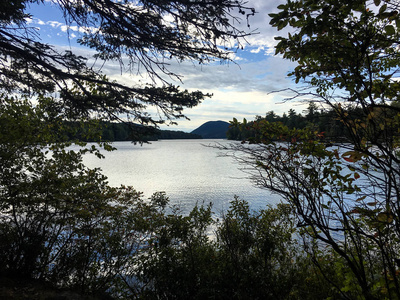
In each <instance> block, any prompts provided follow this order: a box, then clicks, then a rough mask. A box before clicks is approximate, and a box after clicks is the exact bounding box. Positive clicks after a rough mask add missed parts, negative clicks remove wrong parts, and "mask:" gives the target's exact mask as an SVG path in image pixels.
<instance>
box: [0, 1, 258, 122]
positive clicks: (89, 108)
mask: <svg viewBox="0 0 400 300" xmlns="http://www.w3.org/2000/svg"><path fill="white" fill-rule="evenodd" d="M51 2H52V4H53V5H56V6H58V7H59V8H60V10H61V12H62V14H63V16H64V19H65V22H66V24H67V25H68V26H78V27H79V28H81V31H83V33H82V35H81V37H80V38H79V40H78V43H79V44H80V45H81V46H85V47H88V48H90V49H92V51H93V52H94V58H96V59H99V60H101V61H103V62H104V63H106V62H109V61H117V62H119V63H120V64H121V66H125V65H126V66H128V69H129V71H130V72H133V73H135V72H145V73H146V74H147V75H149V76H151V77H152V78H153V79H154V83H153V84H149V85H145V86H140V85H139V84H136V85H133V86H128V85H124V84H121V83H118V82H116V81H111V80H110V79H109V78H107V76H106V75H103V74H102V73H101V70H100V69H98V70H96V69H94V68H93V67H90V66H88V65H87V64H86V61H85V58H83V57H81V56H78V55H75V54H74V53H73V52H71V51H65V52H59V51H58V49H57V48H56V47H55V46H53V45H49V44H44V43H42V42H41V40H40V35H39V32H38V31H37V30H36V29H35V28H32V27H30V26H29V24H27V19H28V18H30V17H31V16H30V15H28V14H27V13H26V9H27V6H28V5H30V4H31V3H34V4H38V5H39V4H40V5H49V4H48V3H47V2H46V3H44V2H43V1H38V0H16V1H6V2H4V1H3V2H2V4H1V6H0V10H1V11H2V13H1V15H0V53H1V61H0V62H1V63H0V74H1V77H0V89H1V90H2V91H6V92H7V93H23V94H28V95H30V96H34V95H39V94H52V95H55V94H54V93H55V92H57V93H58V94H57V95H59V96H58V97H57V98H58V99H59V102H60V103H62V104H63V107H64V109H65V116H66V117H68V118H79V117H88V116H92V115H93V113H95V114H98V115H99V117H103V118H107V119H110V120H117V119H120V118H121V117H122V115H126V116H127V117H128V118H129V120H130V121H133V122H137V123H140V124H143V125H157V124H161V123H163V122H165V121H166V120H167V121H170V122H173V120H174V119H176V118H181V117H184V115H183V114H182V110H183V108H184V107H192V106H195V105H197V104H198V103H199V102H200V101H201V100H203V99H204V97H207V96H210V95H208V94H203V93H201V92H199V91H195V92H188V91H186V90H184V91H182V90H180V89H179V87H177V86H174V85H172V84H169V83H168V82H167V79H166V78H165V76H167V77H168V76H169V77H175V78H178V79H179V78H180V77H179V74H175V73H173V72H171V71H169V69H168V65H169V63H170V61H172V60H177V61H184V60H188V59H190V60H196V61H198V62H199V63H206V62H208V61H210V60H212V59H214V58H216V59H222V60H226V59H229V50H230V49H232V48H234V47H240V46H241V43H242V42H243V41H244V38H245V37H246V36H247V35H248V33H245V32H243V31H241V30H239V29H237V28H236V27H235V26H234V25H232V24H233V22H232V21H235V22H236V21H238V20H239V18H238V17H237V15H240V14H241V15H244V16H245V17H246V18H248V17H249V16H250V15H252V14H254V13H255V11H254V9H251V8H248V7H246V6H244V3H243V2H242V1H236V0H235V1H232V0H224V1H207V2H202V1H182V0H178V1H138V2H137V1H108V0H96V1H94V0H84V1H73V2H71V1H63V0H59V1H58V0H55V1H51ZM167 19H168V20H169V21H167ZM142 70H143V71H142ZM157 80H158V81H159V83H162V86H161V85H159V84H156V81H157ZM149 106H154V107H156V108H157V109H158V111H159V117H158V118H157V117H155V116H151V115H149V114H148V113H146V109H147V108H148V107H149ZM135 128H136V129H138V128H141V129H142V130H144V129H146V127H135Z"/></svg>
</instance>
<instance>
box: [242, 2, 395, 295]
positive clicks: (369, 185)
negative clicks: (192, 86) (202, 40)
mask: <svg viewBox="0 0 400 300" xmlns="http://www.w3.org/2000/svg"><path fill="white" fill-rule="evenodd" d="M278 8H279V9H280V11H279V12H278V13H276V14H271V18H272V19H271V25H272V26H274V27H276V28H277V29H282V28H285V27H291V28H293V29H295V31H294V32H293V33H290V34H288V36H287V37H278V38H277V40H278V44H277V46H276V53H279V54H283V57H284V58H286V59H290V60H293V61H295V62H297V66H296V68H295V69H294V71H293V72H292V73H291V75H292V76H293V77H294V78H295V80H296V82H300V81H305V82H307V83H308V84H309V85H310V90H309V91H308V92H304V89H302V90H301V91H296V90H293V92H294V93H295V96H294V98H296V97H306V96H308V97H310V98H311V99H312V100H313V101H316V99H318V101H319V102H320V103H321V105H323V106H325V107H329V108H330V109H332V110H333V111H334V112H335V117H336V118H337V119H338V120H339V121H340V122H341V123H342V124H343V125H344V126H345V128H346V129H347V134H346V137H347V138H346V141H345V143H341V144H338V145H337V147H331V146H332V145H329V144H326V143H325V142H324V140H323V138H322V137H323V134H321V133H320V132H316V131H313V130H311V129H309V128H305V129H302V130H299V129H290V128H287V127H286V126H282V125H281V124H270V123H267V122H264V123H263V124H258V125H257V128H254V129H257V130H258V134H257V135H256V137H257V138H256V139H253V140H252V141H251V142H252V143H256V144H257V146H254V145H251V146H246V145H236V146H235V148H236V149H237V150H238V151H239V152H241V153H242V155H240V156H239V155H238V158H239V159H240V160H241V161H242V162H243V163H245V164H246V165H247V166H249V165H250V166H252V167H253V168H254V173H253V176H254V179H255V180H256V181H257V183H258V184H259V185H260V186H263V187H265V188H268V189H270V190H272V191H274V192H276V193H278V194H280V195H281V196H282V197H283V199H285V200H286V201H287V202H288V203H290V204H291V205H292V208H293V212H294V213H295V215H296V217H297V219H298V227H299V229H301V230H300V233H301V234H302V236H303V237H304V238H305V241H306V243H305V247H306V248H305V249H308V251H309V253H310V254H311V255H312V256H313V257H314V261H315V263H316V265H319V266H321V264H320V262H321V256H323V255H325V254H326V253H330V255H332V257H334V258H335V262H334V265H333V269H334V270H336V273H337V274H339V275H340V276H342V278H343V280H342V281H334V280H332V279H331V278H330V276H326V279H327V280H328V281H329V282H330V283H331V284H332V285H333V286H334V287H336V288H337V290H338V291H340V292H341V293H342V296H343V297H345V298H350V299H353V298H355V297H362V298H365V299H382V298H385V299H399V298H400V281H399V279H400V278H399V264H398V253H399V248H400V239H399V238H400V231H399V224H400V223H399V222H400V214H399V212H400V210H399V199H400V193H399V191H400V186H399V184H400V180H399V176H400V173H399V170H400V168H399V166H400V165H399V162H400V156H399V152H398V147H399V132H398V128H399V125H400V124H399V120H400V119H399V117H400V114H399V112H400V111H399V109H398V106H397V102H398V92H399V88H400V85H399V81H398V80H397V79H396V78H397V77H398V70H399V66H400V52H399V47H398V46H399V34H400V31H399V29H400V17H399V5H398V3H397V2H396V1H390V0H389V1H379V0H378V1H373V2H372V1H352V2H351V3H350V2H346V1H340V0H339V1H328V0H327V1H314V0H310V1H288V2H287V3H286V4H282V5H280V6H279V7H278ZM321 49H324V51H321ZM241 126H243V125H239V127H241ZM276 136H279V137H280V139H279V140H280V142H279V143H275V142H272V141H274V138H276ZM243 154H245V155H243ZM315 240H316V241H317V242H314V241H315ZM327 246H328V248H326V247H327ZM326 249H328V250H326Z"/></svg>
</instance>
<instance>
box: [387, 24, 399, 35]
mask: <svg viewBox="0 0 400 300" xmlns="http://www.w3.org/2000/svg"><path fill="white" fill-rule="evenodd" d="M385 31H386V34H387V35H394V34H396V30H395V29H394V27H393V25H387V26H386V27H385Z"/></svg>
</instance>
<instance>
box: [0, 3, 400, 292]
mask: <svg viewBox="0 0 400 300" xmlns="http://www.w3.org/2000/svg"><path fill="white" fill-rule="evenodd" d="M52 2H53V3H54V4H55V5H58V6H59V7H60V9H61V10H62V11H63V13H64V17H65V19H66V22H67V24H69V25H71V24H78V25H79V26H81V27H82V28H89V27H91V26H92V27H96V28H98V31H87V32H85V33H83V35H82V37H81V39H80V43H81V44H82V45H84V46H88V47H90V48H92V49H94V50H95V51H96V57H97V58H98V59H100V60H103V61H104V62H107V61H110V60H120V61H122V60H123V59H125V58H127V59H128V60H129V62H130V65H131V66H137V65H138V64H139V65H140V66H142V67H144V69H145V70H146V72H149V75H152V76H154V78H158V79H159V80H161V81H162V82H164V84H165V85H163V86H162V87H160V86H157V85H156V84H154V85H149V86H141V87H140V86H135V87H133V86H125V85H121V84H118V83H116V82H112V81H110V80H109V79H107V77H106V76H104V75H102V74H100V72H99V71H98V70H97V71H96V70H93V69H92V68H89V67H88V66H87V65H86V63H85V61H84V60H83V59H82V58H81V57H78V56H75V55H74V54H73V53H71V52H66V53H59V52H57V49H56V48H54V47H52V46H51V45H46V44H43V43H41V41H40V39H38V36H37V33H36V32H33V31H32V30H34V29H32V28H29V27H27V26H26V17H27V16H26V14H25V6H26V5H28V4H29V3H44V4H45V2H42V1H36V0H30V1H28V0H25V1H24V0H16V1H7V2H4V1H3V2H2V4H1V9H0V52H1V56H0V62H1V63H0V75H1V76H0V89H1V96H0V157H1V160H0V170H1V175H0V176H1V177H0V277H1V278H0V282H1V283H2V284H4V285H6V284H7V285H9V286H11V290H12V291H14V292H13V293H14V294H12V293H11V294H9V292H10V290H9V289H4V288H3V287H2V289H0V292H2V293H3V295H0V296H2V297H3V296H4V297H8V298H11V297H13V295H14V296H15V298H18V297H20V296H21V293H22V291H21V293H20V294H18V291H17V292H16V290H15V289H13V288H12V287H13V285H15V286H21V284H22V285H23V284H24V283H25V282H32V281H36V282H41V283H46V284H49V285H51V286H52V288H53V290H54V289H56V290H57V289H62V288H63V289H70V290H73V291H74V292H77V293H79V294H80V295H83V296H89V295H90V296H95V297H98V298H104V297H106V296H107V297H113V298H115V299H132V298H133V299H135V298H136V299H209V298H214V299H324V298H325V299H326V298H330V299H400V277H399V276H400V275H399V274H400V267H399V253H400V226H399V224H400V201H399V199H400V186H399V185H400V180H399V179H400V168H399V166H400V154H399V151H398V150H399V146H400V140H399V128H400V126H399V125H400V110H399V108H398V107H399V106H398V95H399V93H400V82H399V81H398V70H399V67H400V54H399V40H400V37H399V29H400V16H399V15H400V14H399V9H400V7H399V4H398V2H396V1H391V0H386V1H379V0H375V1H371V2H370V1H361V0H356V1H351V2H349V1H344V0H343V1H342V0H336V1H330V0H323V1H320V0H318V1H316V0H307V1H288V2H287V3H286V4H283V5H280V6H279V7H278V9H279V12H277V13H275V14H272V15H271V17H272V20H271V25H272V26H274V27H276V28H278V29H283V28H285V27H288V26H290V27H293V28H294V29H295V31H294V33H292V34H289V35H288V36H287V37H279V38H278V41H279V42H278V44H277V47H276V51H277V53H281V54H282V55H283V56H284V58H287V59H290V60H292V61H295V62H296V63H297V67H296V68H295V70H294V71H293V73H292V76H293V77H294V78H295V80H296V81H297V82H300V81H303V80H304V81H306V83H309V84H310V90H309V91H307V92H305V91H306V90H304V88H303V89H302V90H301V91H295V90H292V92H293V93H294V96H293V97H292V98H301V99H303V100H304V99H305V98H309V99H312V100H313V101H314V102H315V103H318V105H320V106H318V107H321V108H323V109H324V110H326V111H327V113H321V112H318V111H316V110H315V109H314V108H313V105H310V108H309V110H308V112H307V113H306V115H305V116H304V117H300V116H299V115H296V114H294V113H293V112H289V115H288V116H287V118H288V120H287V123H285V122H286V121H284V120H283V119H281V122H275V120H276V119H279V118H284V116H282V117H277V116H275V115H274V114H273V113H272V112H271V113H268V114H267V116H266V118H258V119H257V120H256V121H255V122H251V123H250V122H249V123H247V122H246V121H245V122H243V123H240V122H237V120H234V121H233V122H232V126H233V128H234V130H237V132H238V133H239V135H241V136H240V138H241V139H243V143H242V144H238V143H235V144H232V146H230V147H229V149H228V150H230V152H229V153H233V155H234V156H235V157H236V158H237V159H238V160H239V161H240V162H241V163H244V164H245V166H246V170H248V171H250V170H251V168H252V169H253V170H254V173H252V175H253V179H254V180H255V181H256V183H257V184H259V185H260V186H262V187H264V188H267V189H269V190H272V191H274V192H275V193H278V194H279V195H281V197H282V199H284V200H285V201H284V204H280V205H277V206H275V207H268V208H266V209H265V210H260V211H250V210H249V206H248V204H247V203H246V202H245V201H243V200H240V199H233V201H232V203H231V207H230V209H229V210H228V211H226V212H225V213H224V214H223V215H222V216H221V217H220V219H219V220H215V219H214V218H213V215H212V207H211V206H207V205H204V206H198V207H196V208H194V209H193V211H192V212H190V213H189V214H188V215H185V216H184V215H182V214H180V213H179V210H174V209H173V208H170V207H169V206H168V198H167V196H166V195H165V194H163V193H156V194H154V195H153V196H152V197H151V199H143V197H142V195H141V194H140V192H138V191H135V190H134V188H132V187H125V186H121V187H118V188H115V187H110V186H109V185H108V184H107V180H106V178H105V177H104V176H103V175H102V174H101V173H100V171H99V170H98V169H89V168H87V167H85V166H84V165H83V163H82V155H83V154H85V153H92V154H94V155H97V156H99V157H101V156H102V155H101V153H100V152H99V151H98V149H97V148H98V147H99V146H100V147H103V148H105V149H106V150H112V147H111V146H110V144H108V143H106V142H103V141H100V142H99V144H98V145H99V146H93V147H85V144H84V143H82V142H81V141H79V140H92V139H98V137H99V136H101V135H102V134H103V133H102V132H103V131H102V130H103V128H102V127H101V124H102V122H111V121H115V120H116V119H119V118H120V116H121V115H126V118H127V119H130V120H134V121H135V122H136V123H138V124H140V125H143V126H138V127H136V128H134V129H138V130H133V131H132V134H133V138H134V139H135V140H140V139H141V138H142V137H143V135H144V134H147V133H148V132H150V131H152V129H151V128H149V126H150V125H153V126H157V124H160V123H163V122H165V121H171V122H173V121H172V120H174V119H175V118H179V117H183V115H182V110H183V108H184V107H191V106H193V105H196V104H197V103H199V101H201V100H202V99H203V98H204V97H205V96H206V95H204V94H202V93H201V92H188V91H181V90H180V89H179V88H178V87H176V86H172V85H169V84H167V83H166V82H165V81H164V80H163V77H162V76H160V74H159V73H157V72H156V70H158V71H160V72H161V73H162V74H167V75H170V76H174V75H176V76H178V74H171V73H170V72H169V71H168V70H167V67H168V60H169V59H170V58H176V59H178V60H184V59H194V60H198V61H200V62H206V61H208V60H211V59H212V58H214V57H216V58H220V59H227V58H228V56H227V55H228V53H227V52H226V51H224V50H222V49H220V48H219V47H218V46H219V45H220V43H225V46H226V47H229V45H230V44H229V43H230V42H231V41H232V39H234V40H236V41H237V44H235V45H236V46H238V47H239V46H240V42H241V41H243V39H242V38H243V37H245V36H246V35H247V33H244V32H241V31H238V30H237V29H236V28H235V27H234V26H233V25H232V24H234V23H235V22H233V21H234V20H235V21H236V18H234V16H233V15H232V11H233V10H237V11H238V12H239V13H240V14H241V15H244V16H247V17H249V16H250V15H252V14H254V10H252V9H250V8H247V7H245V6H244V4H243V3H242V2H240V1H230V0H224V1H220V0H218V1H213V0H210V1H186V0H176V1H164V0H163V1H138V2H136V1H135V2H134V3H135V4H136V5H131V4H132V3H129V1H115V2H114V1H102V0H97V1H94V0H93V1H92V0H82V1H57V0H53V1H52ZM166 15H168V16H170V17H171V18H172V19H173V20H174V22H172V23H170V24H169V23H166V22H164V19H163V18H164V17H165V16H166ZM232 18H233V19H232ZM121 37H123V38H121ZM217 40H218V44H217ZM321 49H326V51H321ZM148 105H150V106H155V107H156V108H158V111H159V112H161V113H160V114H159V115H158V116H159V117H160V118H159V119H154V118H153V117H152V116H151V115H150V114H149V113H148V112H147V111H146V109H147V106H148ZM311 111H313V112H311ZM330 114H333V115H334V117H330ZM316 116H318V117H319V118H322V117H323V116H328V120H329V122H334V123H335V124H337V125H338V126H339V127H338V128H343V129H344V131H343V134H342V133H341V132H340V131H337V132H334V131H332V130H336V129H332V128H331V127H329V128H327V130H325V133H329V134H331V133H332V136H333V137H335V135H336V134H338V133H339V134H340V136H341V137H344V138H345V143H341V144H340V148H338V147H332V145H329V144H327V143H326V140H325V137H324V135H323V134H322V133H321V129H322V127H321V126H325V125H327V124H324V121H318V119H315V118H314V117H316ZM307 117H308V118H309V120H308V121H307ZM268 118H269V119H268ZM296 118H297V119H296ZM289 120H290V121H291V122H292V123H289ZM304 120H305V122H304V123H302V122H301V121H304ZM329 122H328V123H329ZM77 124H78V125H79V126H77ZM103 124H104V123H103ZM293 124H296V126H293ZM329 124H331V123H329ZM232 130H233V129H232ZM248 132H251V136H250V137H249V136H248ZM77 133H79V134H80V139H79V140H77V141H73V140H72V141H71V138H70V137H71V136H76V134H77ZM72 142H76V143H77V144H79V145H81V146H82V147H81V148H80V150H77V151H71V150H69V148H68V146H69V145H71V143H72ZM232 150H234V151H233V152H232ZM201 200H203V199H199V201H201ZM210 233H212V234H210ZM28 297H30V298H34V297H37V298H38V299H39V298H40V297H41V296H40V295H37V294H36V293H34V292H32V293H31V294H30V295H29V296H28Z"/></svg>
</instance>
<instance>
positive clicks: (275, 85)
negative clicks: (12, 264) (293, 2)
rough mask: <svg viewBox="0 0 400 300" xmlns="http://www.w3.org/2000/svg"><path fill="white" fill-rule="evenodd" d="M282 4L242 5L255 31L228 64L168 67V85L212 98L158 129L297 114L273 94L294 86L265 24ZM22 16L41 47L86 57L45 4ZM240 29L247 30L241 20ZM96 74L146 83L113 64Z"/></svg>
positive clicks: (75, 32) (298, 106) (256, 1)
mask: <svg viewBox="0 0 400 300" xmlns="http://www.w3.org/2000/svg"><path fill="white" fill-rule="evenodd" d="M282 2H285V0H269V1H265V0H249V1H248V2H247V6H249V7H254V8H255V9H256V12H257V13H256V15H255V16H254V17H251V18H250V30H251V31H254V32H257V34H254V35H251V36H249V37H248V38H247V42H248V43H246V44H244V49H243V50H238V51H237V52H236V53H234V54H233V56H232V58H233V62H230V63H220V62H215V63H211V64H209V65H199V64H197V63H194V62H190V61H188V62H183V63H179V64H178V63H174V62H171V63H172V64H171V66H170V69H171V71H174V72H176V73H178V74H180V75H181V76H182V77H181V79H182V82H180V81H178V80H170V82H171V83H173V84H175V85H179V86H180V87H181V88H183V89H188V90H189V91H194V90H201V91H202V92H204V93H211V94H213V97H212V98H206V99H205V100H204V101H203V102H202V103H201V104H199V105H198V106H196V107H194V108H190V109H185V110H184V112H183V113H184V114H185V115H186V116H187V117H188V118H189V119H190V121H189V120H184V119H180V120H178V121H177V122H178V125H174V126H169V127H163V129H168V130H182V131H186V132H190V131H192V130H194V129H196V128H197V127H199V126H200V125H201V124H203V123H205V122H207V121H217V120H223V121H227V122H229V121H231V120H232V119H233V118H237V119H238V120H242V119H243V118H246V119H247V120H253V119H254V117H255V116H256V115H259V116H264V115H265V114H266V113H267V112H268V111H271V110H273V111H274V112H275V113H277V114H278V115H282V114H283V113H284V112H287V111H288V110H289V109H291V108H293V109H295V110H296V111H297V112H298V113H301V112H302V111H303V110H304V109H305V108H306V107H307V104H305V103H298V102H293V101H291V102H287V101H284V99H285V98H286V97H287V96H288V95H287V94H285V92H279V93H276V92H275V91H280V90H284V89H286V88H289V87H293V86H294V83H293V80H292V79H291V78H288V76H287V73H288V72H289V71H290V70H292V69H293V68H294V66H295V65H294V63H293V62H290V61H288V60H284V59H283V58H282V57H281V56H276V55H274V52H275V50H274V45H275V43H276V41H275V40H274V37H275V36H279V35H285V34H286V33H285V32H282V31H280V32H278V31H277V30H276V29H275V28H273V27H272V26H270V25H269V20H270V18H269V16H268V14H269V13H272V12H276V11H277V8H276V7H277V6H278V5H279V4H280V3H282ZM28 12H30V13H31V14H32V19H31V20H29V23H30V26H34V27H36V28H37V29H38V33H39V35H40V38H41V40H42V42H45V43H49V44H52V45H55V46H56V47H57V48H60V49H65V50H72V51H74V52H75V53H77V54H80V55H83V56H86V57H87V58H88V59H89V62H90V57H91V55H92V53H91V51H90V50H88V49H87V48H80V47H79V46H78V45H77V44H76V39H77V38H78V37H79V35H80V28H78V27H76V26H70V27H68V26H67V25H66V24H65V21H64V20H63V18H62V16H61V14H60V11H59V9H58V8H57V7H55V6H52V5H51V3H49V2H48V1H45V2H44V4H41V5H34V6H33V5H32V6H31V7H30V8H29V10H28ZM239 26H243V28H245V27H247V23H246V20H243V22H242V24H241V25H239ZM102 71H103V72H104V73H105V74H107V75H108V76H110V77H111V78H113V79H115V80H117V81H118V82H121V83H127V84H130V85H131V84H132V83H135V82H139V81H140V82H146V80H148V78H145V77H144V76H143V74H142V75H141V76H139V75H132V74H129V73H125V72H124V71H122V72H121V67H120V65H119V64H118V63H116V62H110V63H107V64H105V65H104V66H103V68H102Z"/></svg>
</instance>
